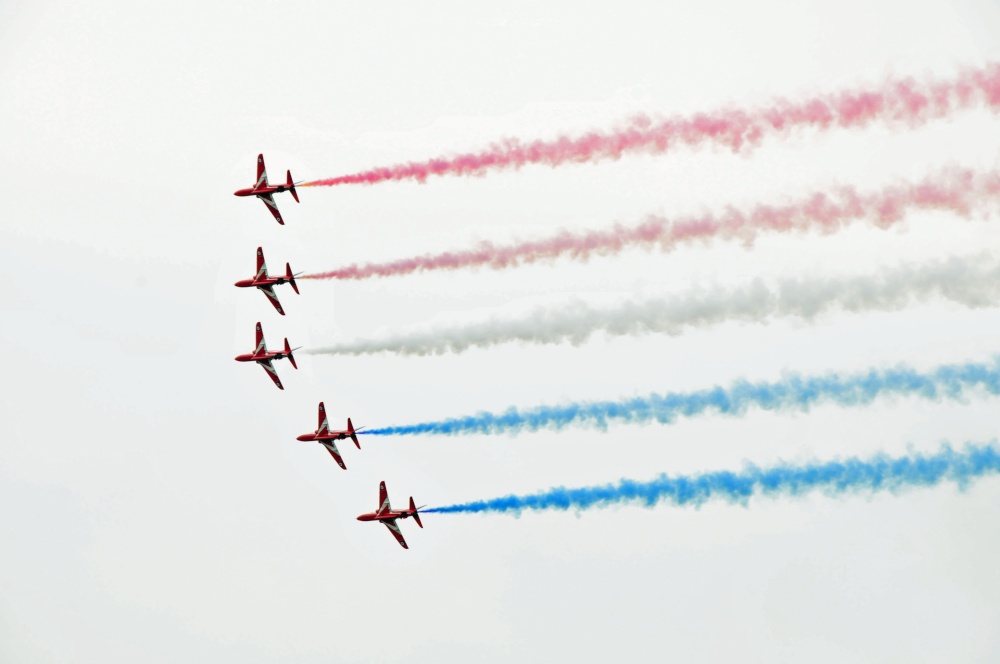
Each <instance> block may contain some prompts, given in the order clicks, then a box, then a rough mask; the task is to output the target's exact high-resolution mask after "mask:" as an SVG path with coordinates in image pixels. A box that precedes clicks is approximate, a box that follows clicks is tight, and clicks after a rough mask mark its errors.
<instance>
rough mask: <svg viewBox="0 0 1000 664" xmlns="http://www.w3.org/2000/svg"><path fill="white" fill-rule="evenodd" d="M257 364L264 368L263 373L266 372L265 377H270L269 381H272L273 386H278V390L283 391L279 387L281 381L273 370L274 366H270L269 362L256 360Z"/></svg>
mask: <svg viewBox="0 0 1000 664" xmlns="http://www.w3.org/2000/svg"><path fill="white" fill-rule="evenodd" d="M257 364H259V365H260V366H262V367H264V371H266V372H267V375H268V376H270V377H271V380H273V381H274V384H275V385H277V386H278V389H279V390H283V389H285V388H284V387H282V386H281V379H280V378H278V372H277V371H275V370H274V365H273V364H271V360H257Z"/></svg>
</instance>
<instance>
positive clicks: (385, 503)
mask: <svg viewBox="0 0 1000 664" xmlns="http://www.w3.org/2000/svg"><path fill="white" fill-rule="evenodd" d="M391 509H392V507H390V506H389V492H388V491H386V490H385V482H379V484H378V510H376V511H375V513H376V514H382V513H383V512H388V511H390V510H391ZM390 530H391V529H390Z"/></svg>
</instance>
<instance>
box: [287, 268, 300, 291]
mask: <svg viewBox="0 0 1000 664" xmlns="http://www.w3.org/2000/svg"><path fill="white" fill-rule="evenodd" d="M285 279H286V280H287V281H288V283H290V284H291V285H292V290H293V291H295V294H296V295H298V294H299V286H298V284H296V283H295V275H294V274H292V265H291V263H285Z"/></svg>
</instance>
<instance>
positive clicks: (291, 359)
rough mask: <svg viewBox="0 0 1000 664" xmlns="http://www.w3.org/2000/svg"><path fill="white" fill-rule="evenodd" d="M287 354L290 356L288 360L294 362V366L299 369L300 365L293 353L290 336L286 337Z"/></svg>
mask: <svg viewBox="0 0 1000 664" xmlns="http://www.w3.org/2000/svg"><path fill="white" fill-rule="evenodd" d="M285 355H286V356H288V361H289V362H291V363H292V366H293V367H295V368H296V369H298V368H299V365H297V364H295V356H294V355H292V347H291V345H289V343H288V337H285Z"/></svg>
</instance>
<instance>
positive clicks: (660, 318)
mask: <svg viewBox="0 0 1000 664" xmlns="http://www.w3.org/2000/svg"><path fill="white" fill-rule="evenodd" d="M935 296H936V297H940V298H944V299H946V300H950V301H952V302H956V303H958V304H962V305H964V306H967V307H985V306H991V305H995V304H996V303H997V301H998V296H1000V264H998V263H997V262H996V261H995V260H989V259H988V258H986V257H979V258H975V259H966V260H962V259H957V258H952V259H950V260H946V261H943V262H936V263H930V264H926V265H921V266H902V267H897V268H893V269H887V270H884V271H883V272H881V273H878V274H874V275H868V276H861V277H844V278H825V279H823V278H815V279H814V278H803V279H787V280H784V281H780V282H778V284H777V286H776V287H775V288H768V287H767V286H766V285H765V284H764V282H763V281H761V280H760V279H757V280H755V281H753V282H751V283H750V284H748V285H746V286H744V287H741V288H736V289H733V290H730V291H728V292H725V291H722V290H720V289H718V288H716V289H713V290H710V291H707V292H706V291H705V290H703V289H702V290H699V291H696V292H692V293H689V294H687V295H679V296H676V297H669V298H668V297H662V298H657V299H651V300H646V301H641V302H633V301H625V302H622V303H620V304H618V305H616V306H611V307H603V308H602V307H595V306H591V305H588V304H586V303H583V302H581V301H570V302H568V303H566V304H564V305H562V306H561V307H558V308H549V309H541V308H540V309H535V310H534V311H531V312H529V313H528V314H527V315H525V316H522V317H519V318H515V319H503V318H500V317H494V318H490V319H488V320H485V321H480V322H472V323H467V324H465V325H459V326H457V327H451V328H448V327H443V326H422V327H419V328H411V330H409V331H402V332H400V333H398V334H394V335H387V336H383V337H381V338H374V339H359V340H355V341H347V342H344V343H339V344H334V345H332V346H326V347H324V348H317V349H312V350H310V351H307V352H309V353H311V354H314V355H316V354H333V355H363V354H368V353H379V352H393V353H400V354H403V355H437V354H441V353H445V352H456V353H458V352H462V351H465V350H468V349H469V348H474V347H480V348H487V347H490V346H494V345H496V344H500V343H506V342H512V341H521V342H530V343H536V344H555V343H561V342H570V343H572V344H580V343H583V342H584V341H586V340H587V339H589V338H590V337H591V336H593V335H594V334H595V333H597V332H603V333H604V334H606V335H608V336H623V335H638V334H649V333H660V334H671V335H676V334H680V333H681V332H683V331H684V330H685V329H686V328H699V327H705V326H708V325H714V324H717V323H721V322H724V321H744V322H754V323H759V322H763V321H765V320H767V319H769V318H771V317H774V316H793V317H798V318H802V319H805V320H811V319H812V318H814V317H816V316H817V315H819V314H821V313H824V312H826V311H829V310H831V309H835V308H836V309H840V310H843V311H850V312H861V311H869V310H873V309H882V310H885V309H899V308H902V307H904V306H906V305H908V304H910V303H912V302H919V301H923V300H927V299H929V298H931V297H935Z"/></svg>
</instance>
